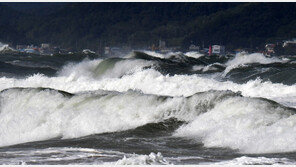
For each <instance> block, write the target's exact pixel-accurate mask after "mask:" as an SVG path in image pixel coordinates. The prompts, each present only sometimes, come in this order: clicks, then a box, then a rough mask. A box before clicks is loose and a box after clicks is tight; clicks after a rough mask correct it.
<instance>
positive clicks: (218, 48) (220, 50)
mask: <svg viewBox="0 0 296 167" xmlns="http://www.w3.org/2000/svg"><path fill="white" fill-rule="evenodd" d="M211 51H212V54H217V55H224V54H225V46H223V45H212V49H211Z"/></svg>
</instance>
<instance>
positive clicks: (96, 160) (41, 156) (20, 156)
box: [0, 147, 126, 165]
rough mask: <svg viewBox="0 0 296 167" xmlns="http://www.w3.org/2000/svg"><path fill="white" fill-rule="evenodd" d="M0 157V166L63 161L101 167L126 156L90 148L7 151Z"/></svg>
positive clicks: (59, 162) (58, 162) (60, 162)
mask: <svg viewBox="0 0 296 167" xmlns="http://www.w3.org/2000/svg"><path fill="white" fill-rule="evenodd" d="M1 155H2V156H1V157H0V164H1V165H32V164H35V165H36V163H39V164H46V165H57V164H63V162H65V161H66V162H67V164H69V165H102V164H104V162H103V161H104V160H106V159H110V160H113V159H119V158H121V157H122V156H124V155H126V154H125V153H123V152H118V151H108V150H102V149H92V148H74V147H73V148H72V147H49V148H44V149H23V150H9V151H5V152H1ZM82 159H83V160H82ZM90 159H91V161H90Z"/></svg>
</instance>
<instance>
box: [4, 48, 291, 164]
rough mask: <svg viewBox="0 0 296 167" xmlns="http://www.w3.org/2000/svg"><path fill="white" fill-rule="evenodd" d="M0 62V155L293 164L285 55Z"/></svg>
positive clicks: (75, 160) (45, 160) (18, 159)
mask: <svg viewBox="0 0 296 167" xmlns="http://www.w3.org/2000/svg"><path fill="white" fill-rule="evenodd" d="M0 47H1V46H0ZM0 65H1V66H0V91H1V92H0V131H1V133H0V147H1V148H0V153H1V154H0V164H113V165H114V164H118V165H122V164H131V165H132V164H142V165H143V164H154V165H155V164H156V165H158V164H295V163H296V154H295V152H296V144H295V138H296V117H295V112H296V109H295V107H296V100H295V99H296V85H295V83H296V76H294V75H295V68H296V66H295V57H293V56H285V57H266V56H264V55H263V54H259V53H253V54H242V53H239V54H237V55H234V56H229V55H228V56H208V55H202V54H200V53H197V52H187V53H182V52H170V53H166V54H161V53H156V52H151V51H135V52H131V53H129V54H127V55H125V56H121V55H120V56H119V57H113V58H100V57H96V56H94V55H83V54H74V55H53V56H41V55H40V56H39V55H32V54H20V55H19V54H17V53H9V54H8V53H1V55H0Z"/></svg>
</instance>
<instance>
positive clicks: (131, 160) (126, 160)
mask: <svg viewBox="0 0 296 167" xmlns="http://www.w3.org/2000/svg"><path fill="white" fill-rule="evenodd" d="M170 164H171V163H170V162H169V161H167V160H166V159H165V158H164V157H163V156H162V154H161V153H160V152H158V153H157V154H155V153H153V152H152V153H150V154H149V155H136V154H134V155H131V156H129V157H126V156H124V157H123V158H122V159H121V160H118V161H117V162H116V164H115V165H170Z"/></svg>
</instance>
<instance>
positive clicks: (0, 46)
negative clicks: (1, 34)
mask: <svg viewBox="0 0 296 167" xmlns="http://www.w3.org/2000/svg"><path fill="white" fill-rule="evenodd" d="M4 50H13V49H12V48H10V47H9V45H7V44H4V43H1V42H0V52H1V51H4Z"/></svg>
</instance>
